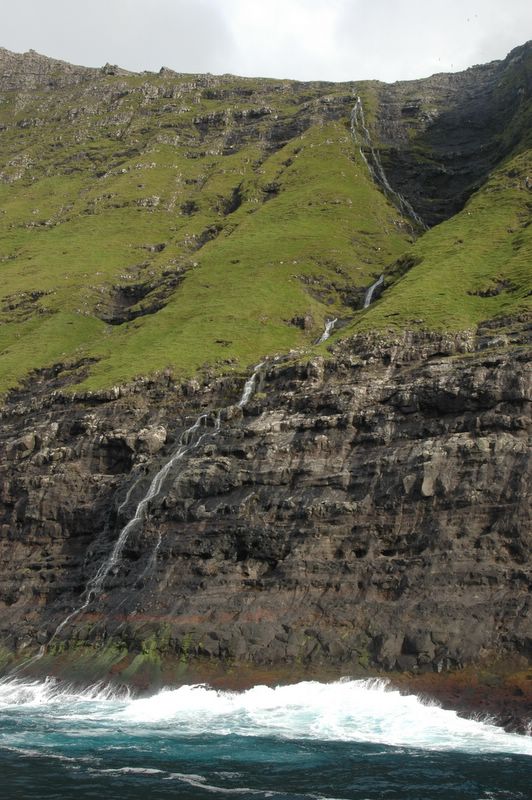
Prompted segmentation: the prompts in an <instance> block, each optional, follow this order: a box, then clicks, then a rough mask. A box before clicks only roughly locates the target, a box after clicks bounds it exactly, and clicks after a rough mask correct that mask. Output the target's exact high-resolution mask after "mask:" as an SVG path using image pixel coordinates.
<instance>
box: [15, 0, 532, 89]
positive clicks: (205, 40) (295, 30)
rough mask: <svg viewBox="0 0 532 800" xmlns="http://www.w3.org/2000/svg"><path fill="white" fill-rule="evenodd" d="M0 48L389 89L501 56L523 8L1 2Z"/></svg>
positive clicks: (509, 0) (330, 1) (417, 3)
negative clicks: (372, 82)
mask: <svg viewBox="0 0 532 800" xmlns="http://www.w3.org/2000/svg"><path fill="white" fill-rule="evenodd" d="M0 4H5V6H6V8H5V9H4V13H3V20H2V29H1V32H0V45H3V46H4V47H8V48H10V49H12V50H18V51H23V50H27V49H29V48H34V49H36V50H39V51H40V52H43V53H45V54H46V55H51V56H55V57H57V58H63V59H65V60H68V61H72V62H74V63H80V64H87V65H90V66H99V65H101V64H104V63H105V62H106V61H110V62H111V63H118V64H120V65H121V66H123V67H126V68H129V69H135V70H143V69H151V70H157V69H158V68H159V67H161V66H163V65H164V66H167V67H170V68H172V69H176V70H178V71H182V72H218V73H220V72H234V73H237V74H241V75H242V74H244V75H269V76H271V77H292V78H299V79H302V80H314V79H324V80H360V79H364V78H378V79H381V80H388V81H392V80H397V79H401V78H402V79H404V78H416V77H423V76H426V75H428V74H430V73H432V72H438V71H444V70H459V69H464V68H465V67H467V66H469V65H471V64H474V63H480V62H482V61H489V60H492V59H494V58H502V57H504V55H505V54H506V52H507V51H508V50H510V49H511V48H513V47H515V46H516V45H518V44H521V43H523V42H524V41H525V40H526V39H527V38H530V36H531V35H532V3H530V0H506V2H502V0H445V2H442V0H283V2H281V0H0Z"/></svg>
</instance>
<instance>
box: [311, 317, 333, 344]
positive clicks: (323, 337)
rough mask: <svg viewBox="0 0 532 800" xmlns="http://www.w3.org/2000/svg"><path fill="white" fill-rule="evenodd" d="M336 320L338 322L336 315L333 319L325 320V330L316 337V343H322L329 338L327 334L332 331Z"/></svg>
mask: <svg viewBox="0 0 532 800" xmlns="http://www.w3.org/2000/svg"><path fill="white" fill-rule="evenodd" d="M337 322H338V319H337V317H335V318H334V319H329V320H327V322H326V323H325V330H324V331H323V333H322V334H321V336H320V338H319V339H318V341H317V342H316V344H323V342H326V341H327V339H328V338H329V336H330V335H331V333H332V332H333V330H334V326H335V325H336V323H337Z"/></svg>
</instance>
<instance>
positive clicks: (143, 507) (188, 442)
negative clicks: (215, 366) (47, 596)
mask: <svg viewBox="0 0 532 800" xmlns="http://www.w3.org/2000/svg"><path fill="white" fill-rule="evenodd" d="M263 366H264V362H263V361H261V362H260V363H259V364H257V365H256V366H255V367H254V369H253V372H252V373H251V375H250V377H249V378H248V379H247V381H246V382H245V384H244V388H243V390H242V395H241V397H240V400H239V401H238V404H237V405H238V407H239V408H244V406H245V405H246V404H247V403H248V402H249V400H250V399H251V397H252V396H253V393H254V391H255V386H256V383H257V377H258V375H259V372H260V370H261V368H262V367H263ZM207 420H208V414H201V415H200V416H199V417H198V418H197V419H196V421H195V422H194V424H193V425H191V426H190V427H189V428H187V429H186V430H185V431H183V433H182V434H181V437H180V439H179V443H178V446H177V448H176V450H175V451H174V452H173V453H172V455H171V456H170V458H169V459H168V461H166V462H165V464H163V466H162V467H161V469H160V470H159V471H158V472H157V473H156V475H155V476H154V477H153V478H152V480H151V483H150V485H149V487H148V490H147V492H146V494H145V495H144V497H142V499H141V500H140V501H139V502H138V503H137V506H136V508H135V513H134V515H133V516H132V518H131V519H130V520H129V522H127V523H126V525H124V527H123V528H122V530H121V531H120V534H119V536H118V539H117V540H116V542H115V544H114V546H113V549H112V550H111V553H110V554H109V556H108V557H107V559H106V560H105V561H104V562H103V563H102V564H101V565H100V567H99V569H98V570H97V572H96V573H95V575H94V576H93V577H92V578H91V579H90V580H89V581H88V583H87V586H86V587H85V591H84V593H83V596H84V600H83V603H82V604H81V605H80V606H78V607H77V608H75V609H74V610H73V611H72V612H71V613H70V614H68V616H66V617H65V619H64V620H63V621H62V622H60V624H59V625H58V626H57V628H56V629H55V631H54V633H53V634H52V636H51V637H50V639H49V641H48V644H50V643H51V642H52V641H53V640H54V639H55V637H56V636H57V635H58V634H59V633H60V632H61V631H62V630H63V629H64V628H65V627H66V625H68V623H69V622H71V620H72V619H74V618H75V617H76V616H77V615H78V614H80V613H81V612H82V611H84V610H85V609H86V608H87V607H88V605H89V604H90V603H91V602H92V601H93V600H94V599H95V597H97V595H98V594H99V593H100V592H101V591H102V588H103V584H104V581H105V579H106V578H107V576H108V575H109V573H110V572H111V571H112V570H113V569H114V568H115V567H116V566H117V565H118V563H119V561H120V557H121V555H122V552H123V550H124V547H125V545H126V543H127V540H128V538H129V535H130V533H131V532H132V530H133V529H134V528H135V527H137V526H138V525H139V524H141V523H142V521H143V520H144V519H145V516H146V512H147V510H148V506H149V504H150V502H151V501H152V500H154V499H155V498H156V497H157V496H158V495H159V493H160V492H161V489H162V487H163V484H164V481H165V480H166V478H167V477H168V474H169V473H170V471H171V470H172V469H173V467H174V466H175V464H176V463H177V462H179V461H181V460H182V459H183V458H184V457H185V456H186V455H188V454H189V453H190V452H192V451H193V450H196V449H197V448H198V447H199V446H200V445H201V443H202V442H203V441H204V440H205V438H206V437H208V436H210V437H211V438H212V437H214V436H217V435H218V434H219V433H220V430H221V415H220V413H218V414H217V415H216V417H215V421H214V427H213V428H210V429H207V430H205V431H203V432H202V428H204V426H205V423H206V422H207ZM137 485H138V481H136V482H135V483H134V484H133V487H131V488H130V490H129V491H128V493H127V494H126V497H125V500H124V501H123V502H122V503H121V505H120V506H119V509H118V510H119V512H120V511H122V510H124V509H125V508H126V506H127V503H128V501H129V500H130V498H131V493H132V491H133V489H134V488H135V486H137ZM160 545H161V536H160V535H159V538H158V540H157V543H156V545H155V548H154V550H153V553H152V555H151V558H150V560H149V562H148V567H147V568H146V570H145V571H144V573H143V576H144V575H145V574H146V573H147V572H148V570H149V569H153V567H154V566H155V562H156V559H157V553H158V551H159V547H160ZM44 653H45V646H42V647H41V649H40V651H39V653H38V654H37V655H36V656H34V658H33V659H31V662H33V661H36V660H37V659H39V658H42V656H43V655H44ZM31 662H26V664H25V666H27V665H29V663H31Z"/></svg>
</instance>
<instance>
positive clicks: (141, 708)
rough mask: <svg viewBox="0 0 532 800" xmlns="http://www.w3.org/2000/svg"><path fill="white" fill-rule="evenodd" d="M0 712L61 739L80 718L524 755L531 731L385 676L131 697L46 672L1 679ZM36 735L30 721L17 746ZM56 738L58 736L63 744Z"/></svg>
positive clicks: (191, 732)
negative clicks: (443, 704)
mask: <svg viewBox="0 0 532 800" xmlns="http://www.w3.org/2000/svg"><path fill="white" fill-rule="evenodd" d="M0 711H1V713H2V715H5V714H6V713H7V714H9V713H13V712H18V713H19V715H21V716H20V718H21V719H22V718H24V719H25V718H28V719H31V720H32V726H33V729H34V728H35V727H39V724H38V723H37V724H36V723H35V719H36V716H38V717H39V719H40V720H42V723H41V724H46V726H47V728H48V729H49V730H50V731H51V730H56V729H57V730H59V731H61V732H62V735H63V738H64V737H65V736H66V737H67V739H66V745H65V746H68V737H69V736H71V735H72V734H73V733H74V732H75V733H76V735H77V736H78V735H79V733H80V728H81V730H82V729H83V727H84V726H90V728H91V730H94V735H98V736H101V737H103V738H104V739H105V737H106V736H109V737H111V738H112V737H114V736H115V734H116V730H117V729H119V730H120V731H121V734H122V735H123V736H126V737H130V736H135V737H138V736H140V735H143V736H145V737H147V738H148V739H150V738H152V737H155V739H156V740H157V741H159V739H160V736H161V730H162V728H164V735H165V737H166V738H180V737H183V738H185V737H190V736H193V737H203V736H223V737H226V736H244V737H263V738H271V737H275V738H279V737H280V738H282V739H287V740H315V741H321V742H352V743H371V744H380V745H385V746H393V747H413V748H420V749H423V750H432V751H461V752H470V753H488V752H493V753H520V754H524V755H532V739H531V738H530V737H526V736H521V735H518V734H511V733H506V732H505V731H504V730H503V729H502V728H498V727H496V726H495V725H493V724H491V723H490V722H487V721H484V722H483V721H479V720H471V719H464V718H462V717H460V716H458V715H457V714H456V713H455V712H453V711H446V710H444V709H442V708H440V707H439V706H437V705H434V704H430V703H427V702H424V701H422V700H421V699H420V698H418V697H416V696H414V695H403V694H401V693H400V692H398V691H397V690H393V689H392V688H391V687H390V685H389V684H388V683H387V682H386V681H383V680H375V679H373V680H347V679H344V680H340V681H335V682H333V683H319V682H317V681H303V682H301V683H296V684H291V685H287V686H277V687H268V686H255V687H253V688H251V689H248V690H246V691H243V692H229V691H220V690H215V689H211V688H209V687H207V686H203V685H187V686H181V687H180V688H177V689H163V690H162V691H159V692H158V693H157V694H154V695H153V696H151V697H145V698H135V697H131V696H130V695H129V694H127V693H124V692H119V691H115V690H113V689H111V688H109V687H105V686H102V685H101V684H98V685H96V686H93V687H88V688H86V689H84V690H76V689H75V688H73V687H71V686H68V685H65V684H62V683H60V682H58V681H55V680H53V679H46V680H44V681H27V680H26V681H24V680H21V679H19V678H8V679H5V680H3V681H0ZM39 741H40V737H35V732H34V730H33V733H32V727H31V726H30V727H29V728H28V730H27V733H26V734H25V735H23V736H21V737H20V739H19V744H20V745H21V746H24V745H31V744H33V745H35V743H36V742H39ZM62 741H63V740H62V739H61V742H62Z"/></svg>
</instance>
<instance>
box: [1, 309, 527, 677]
mask: <svg viewBox="0 0 532 800" xmlns="http://www.w3.org/2000/svg"><path fill="white" fill-rule="evenodd" d="M508 336H509V337H510V339H509V338H508ZM510 340H511V341H510ZM509 344H513V345H514V346H513V347H511V348H509V347H508V345H509ZM525 344H526V340H525V333H524V332H523V326H522V325H520V324H519V323H517V322H516V323H515V324H514V326H513V328H512V333H511V334H507V335H506V336H505V337H502V338H501V337H500V336H497V332H496V331H495V332H493V331H490V330H486V331H484V332H481V333H479V334H478V335H477V336H473V335H465V334H464V335H463V336H460V335H457V336H446V335H439V334H432V335H429V334H419V335H417V336H414V335H412V334H405V335H403V336H401V337H398V338H395V339H393V338H392V339H390V338H388V339H382V338H381V339H379V338H376V337H374V336H358V337H355V338H353V339H351V340H347V341H346V342H344V343H342V344H341V345H338V346H337V347H336V348H335V349H334V351H333V353H332V355H331V356H328V357H327V358H326V359H323V358H318V357H316V358H312V359H310V360H309V361H308V362H307V363H303V362H301V363H298V362H297V361H291V360H289V359H288V360H287V359H281V360H279V361H277V362H273V361H269V362H266V364H265V366H264V367H263V369H262V372H261V382H260V385H259V386H258V387H257V389H258V392H257V394H256V395H255V397H254V398H253V399H252V400H251V401H250V403H249V404H248V405H247V406H246V407H245V408H244V409H240V408H239V407H238V406H237V405H234V403H235V401H236V400H237V399H238V396H239V391H240V388H241V387H239V386H238V381H236V380H235V379H234V378H227V379H219V380H217V381H211V382H210V383H209V382H207V383H206V384H205V385H203V386H200V385H199V384H196V383H195V382H193V383H189V384H186V385H184V386H177V387H176V386H174V385H172V383H171V381H170V380H169V379H164V378H161V379H160V380H159V381H157V382H141V383H138V384H136V385H132V386H131V387H129V388H128V389H127V388H126V389H122V390H118V389H116V390H115V391H114V392H108V393H103V394H101V395H100V396H92V397H88V396H81V395H80V396H78V397H77V398H76V397H74V398H73V399H72V398H66V397H63V396H62V394H61V387H60V386H58V385H57V381H56V379H55V378H54V375H53V374H52V373H46V374H42V375H40V376H34V379H33V381H32V382H31V384H30V385H28V387H27V390H21V391H19V392H17V393H12V394H11V396H10V398H9V400H8V403H7V404H6V406H5V409H4V412H3V415H2V439H1V442H2V451H1V458H0V463H1V464H2V475H1V487H2V494H1V498H0V499H1V501H2V518H1V522H2V533H3V537H2V544H1V551H0V554H1V555H0V559H1V560H0V587H1V590H0V591H1V595H0V601H1V603H2V613H1V636H2V640H3V642H4V644H5V645H6V646H7V647H8V648H9V649H11V650H18V651H19V653H23V652H25V648H28V646H29V648H28V649H29V651H31V650H32V648H33V647H34V646H35V644H36V643H37V642H39V643H46V642H48V641H49V639H50V637H51V636H52V635H53V632H54V630H55V628H56V626H57V625H58V624H59V623H60V622H61V620H62V619H64V618H65V616H66V615H67V614H68V613H69V612H70V611H72V609H74V608H79V606H80V605H82V603H83V596H82V591H83V589H84V587H86V586H87V583H88V582H89V581H90V579H91V578H93V577H94V575H95V574H96V572H97V570H98V568H99V567H100V565H101V564H102V563H104V562H105V560H106V558H108V556H109V554H110V552H111V551H112V547H113V543H114V542H116V539H117V537H118V534H119V532H120V530H121V528H122V527H123V526H124V524H125V523H126V522H127V520H128V519H130V518H131V517H132V516H133V515H134V511H135V507H136V505H137V504H138V501H139V499H140V498H141V497H142V496H143V494H144V493H145V492H146V490H147V487H148V484H149V480H150V478H152V477H153V475H154V474H155V473H156V471H157V469H158V468H160V466H161V465H162V464H163V463H164V462H165V459H167V458H168V456H169V454H171V453H172V452H173V450H174V449H175V446H176V438H177V436H178V435H179V433H180V432H181V431H182V430H183V428H184V427H186V426H187V425H189V424H190V422H191V421H193V419H194V418H195V417H196V416H197V415H198V414H199V413H201V412H204V411H206V410H214V409H216V408H218V409H219V408H222V407H224V409H225V410H224V411H223V412H222V415H221V428H220V431H219V433H216V431H215V426H214V423H215V415H214V414H209V415H208V419H207V421H206V422H205V426H206V427H205V431H206V433H207V435H206V436H205V438H204V439H203V441H202V443H201V444H200V445H199V447H197V448H196V449H194V450H192V451H191V452H190V453H189V454H188V455H187V456H185V457H184V458H183V459H182V460H181V461H179V462H178V463H176V465H175V468H174V469H172V470H171V471H170V473H169V475H168V477H167V479H166V481H165V483H164V485H163V490H162V491H161V493H160V494H159V495H158V496H157V497H156V498H155V499H154V500H153V501H152V503H151V504H150V506H149V510H148V513H147V517H146V519H145V520H144V521H143V522H142V524H139V525H138V526H136V527H135V528H134V529H133V530H132V531H131V533H130V535H129V537H128V540H127V543H126V545H125V547H124V550H123V552H122V555H121V558H120V559H119V561H118V562H117V564H116V565H115V566H114V567H113V569H112V570H111V571H110V572H109V574H108V575H107V576H106V578H105V580H104V582H103V585H102V586H101V588H100V589H99V590H98V591H97V592H95V593H94V594H95V596H94V598H93V599H92V601H91V602H90V603H89V604H88V605H87V607H86V608H85V609H84V610H83V611H82V612H81V613H79V614H78V615H77V616H75V617H74V618H73V619H72V620H71V622H70V623H69V624H68V625H66V626H65V628H63V629H62V630H61V631H60V632H59V634H58V635H57V637H56V638H55V640H54V642H53V646H52V648H51V649H52V651H53V650H54V648H55V650H57V649H58V648H59V649H61V648H62V647H63V646H66V647H67V648H72V647H73V646H74V645H75V644H77V645H78V646H79V645H80V644H95V645H102V644H103V643H109V642H113V643H115V644H116V645H117V646H119V647H120V648H125V649H127V650H128V651H129V652H133V653H135V652H137V653H142V652H144V653H146V652H148V651H150V652H153V651H156V652H157V653H159V654H166V655H174V656H175V657H177V658H179V659H182V660H183V659H185V660H186V659H189V658H192V657H195V656H198V657H200V658H203V659H205V660H218V659H221V660H224V661H226V662H228V661H231V660H237V661H240V662H251V663H254V664H274V665H275V664H280V663H292V664H324V663H327V664H342V665H345V668H346V670H349V669H351V670H353V669H355V670H356V669H360V668H366V667H371V666H372V667H374V668H375V667H378V668H384V669H400V670H414V671H416V670H421V671H423V670H434V671H441V670H446V669H447V668H450V667H453V666H462V665H465V664H468V663H471V662H476V661H479V660H482V659H485V658H489V659H497V658H500V657H507V656H509V655H521V656H525V657H530V655H531V644H532V638H531V633H532V631H531V627H530V616H529V615H530V596H531V595H530V588H531V584H532V572H531V564H530V556H529V554H530V544H531V541H530V531H531V526H530V516H529V515H530V505H529V497H528V480H527V467H528V462H527V427H528V424H529V416H528V415H527V411H528V410H529V408H528V405H527V404H528V403H529V400H530V389H531V386H530V370H529V368H528V366H527V348H526V347H525V346H524V345H525ZM39 381H40V383H39ZM54 389H55V392H54V391H53V390H54ZM231 403H233V405H231ZM130 489H131V491H130V492H129V495H128V496H126V494H127V492H128V490H130ZM119 508H120V511H118V509H119Z"/></svg>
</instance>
